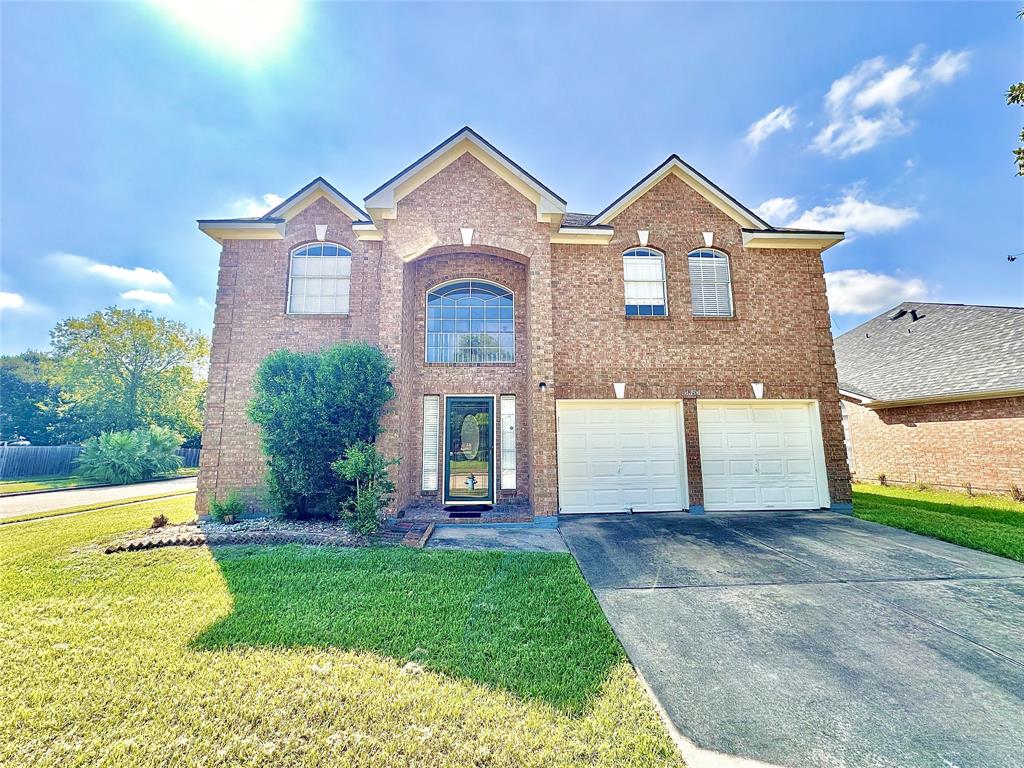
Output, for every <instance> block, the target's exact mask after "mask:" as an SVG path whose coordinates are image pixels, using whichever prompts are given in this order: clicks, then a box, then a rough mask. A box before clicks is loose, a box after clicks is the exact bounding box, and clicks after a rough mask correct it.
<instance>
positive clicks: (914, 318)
mask: <svg viewBox="0 0 1024 768" xmlns="http://www.w3.org/2000/svg"><path fill="white" fill-rule="evenodd" d="M922 317H925V314H924V313H923V312H921V313H918V311H917V310H916V309H912V310H910V322H912V323H916V322H917V321H918V320H920V319H921V318H922Z"/></svg>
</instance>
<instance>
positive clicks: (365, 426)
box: [249, 342, 394, 518]
mask: <svg viewBox="0 0 1024 768" xmlns="http://www.w3.org/2000/svg"><path fill="white" fill-rule="evenodd" d="M393 371H394V366H393V365H392V363H391V360H390V359H389V358H388V357H387V355H385V354H384V353H383V352H382V351H381V350H380V349H378V348H377V347H374V346H371V345H369V344H365V343H362V342H356V343H351V344H340V345H338V346H334V347H330V348H328V349H325V350H323V351H322V352H319V353H312V354H309V353H302V352H290V351H288V350H278V351H277V352H274V353H272V354H271V355H269V356H268V357H266V358H265V359H264V360H263V362H261V363H260V365H259V367H258V368H257V369H256V377H255V383H254V388H255V396H254V397H253V399H252V401H251V402H250V404H249V417H250V418H251V419H252V420H253V421H254V422H255V423H256V424H258V425H259V426H260V430H261V441H262V445H263V452H264V454H265V455H266V457H267V490H268V491H269V494H270V497H271V501H272V502H273V504H274V506H275V507H276V508H277V509H279V510H280V512H281V513H282V514H283V515H285V516H286V517H297V518H308V517H336V516H337V514H338V510H339V509H340V506H341V503H342V501H344V500H345V499H346V498H347V497H348V495H349V493H350V488H349V486H348V484H347V483H346V482H345V481H344V479H343V478H342V477H341V476H340V475H338V474H337V473H336V472H334V471H333V470H332V469H331V463H332V462H333V461H335V460H336V459H337V458H338V457H339V456H344V455H345V453H346V451H347V450H348V449H349V448H350V447H351V446H352V445H354V444H355V443H357V442H359V441H365V442H371V441H373V440H374V439H376V437H377V434H378V433H379V432H380V418H381V416H382V415H383V413H384V409H385V406H386V405H387V403H388V401H390V400H391V398H392V397H394V389H393V388H392V386H391V382H390V377H391V374H392V372H393Z"/></svg>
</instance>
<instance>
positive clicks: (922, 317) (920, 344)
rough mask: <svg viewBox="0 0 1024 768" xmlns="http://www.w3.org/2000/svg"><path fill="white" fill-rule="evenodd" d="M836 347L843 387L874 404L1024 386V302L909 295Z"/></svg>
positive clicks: (959, 397)
mask: <svg viewBox="0 0 1024 768" xmlns="http://www.w3.org/2000/svg"><path fill="white" fill-rule="evenodd" d="M915 317H916V318H917V319H916V320H915V319H914V318H915ZM835 352H836V367H837V369H838V372H839V388H840V390H842V391H844V392H848V393H851V394H854V395H857V396H859V397H860V398H861V399H863V400H866V401H867V402H868V403H869V404H870V405H871V406H872V407H880V406H883V405H885V404H891V403H900V402H903V401H915V400H970V399H975V398H977V397H986V396H988V397H993V396H998V395H1000V394H1005V393H1012V392H1020V393H1024V307H985V306H976V305H971V304H936V303H930V302H904V303H903V304H900V305H899V306H897V307H894V308H893V309H891V310H889V311H888V312H885V313H883V314H881V315H879V316H878V317H876V318H874V319H872V320H868V321H867V322H866V323H863V324H862V325H859V326H857V327H856V328H854V329H853V330H852V331H847V332H846V333H844V334H843V335H842V336H840V337H839V338H837V339H836V340H835Z"/></svg>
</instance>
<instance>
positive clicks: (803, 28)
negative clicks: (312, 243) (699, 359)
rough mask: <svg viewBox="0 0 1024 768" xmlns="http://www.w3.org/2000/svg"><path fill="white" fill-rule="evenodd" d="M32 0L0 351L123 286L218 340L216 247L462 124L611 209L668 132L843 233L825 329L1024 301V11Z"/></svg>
mask: <svg viewBox="0 0 1024 768" xmlns="http://www.w3.org/2000/svg"><path fill="white" fill-rule="evenodd" d="M254 5H256V3H249V4H241V6H244V7H245V8H246V10H245V11H244V12H236V11H235V10H234V9H233V8H232V7H231V4H230V3H227V4H225V3H218V2H217V0H206V2H203V3H200V4H193V5H192V8H193V10H198V12H197V13H192V14H189V13H186V12H181V11H178V12H174V11H172V10H168V9H167V8H166V7H164V6H160V5H154V4H143V3H105V4H94V3H87V2H83V3H60V4H57V3H15V2H6V3H3V4H2V5H0V13H2V40H0V42H2V103H0V120H2V171H0V194H2V198H0V206H2V210H0V213H2V239H0V247H2V252H0V257H2V263H0V290H2V291H3V294H2V295H0V299H2V302H3V305H4V307H5V308H4V309H3V315H2V337H0V348H2V351H3V352H5V353H11V352H19V351H22V350H24V349H26V348H29V347H32V348H44V347H45V346H46V345H47V343H48V331H49V329H50V328H51V327H52V326H53V324H54V323H55V322H57V321H58V320H59V319H61V318H62V317H65V316H67V315H69V314H84V313H87V312H89V311H91V310H93V309H96V308H99V307H103V306H107V305H110V304H118V305H121V306H136V307H148V308H151V309H153V310H154V311H156V312H157V313H158V314H162V315H165V316H168V317H172V318H175V319H180V320H184V321H186V322H188V323H190V324H192V325H194V326H195V327H197V328H200V329H202V330H205V331H209V328H210V325H211V321H212V307H211V304H212V302H213V299H214V288H215V282H216V271H217V254H218V246H217V245H216V244H215V243H214V242H213V241H212V240H209V239H207V238H206V237H205V236H204V235H202V234H201V233H199V232H198V230H197V229H196V225H195V219H196V218H200V217H216V216H230V215H247V214H252V213H256V212H259V210H260V206H261V205H262V206H263V207H268V206H266V204H265V201H266V200H271V201H272V200H274V199H275V198H273V197H269V198H268V197H266V196H268V195H270V196H274V195H276V196H287V195H289V194H291V193H292V192H294V191H295V190H296V189H298V188H299V187H301V186H302V185H303V184H305V183H306V182H308V181H309V180H310V179H312V178H313V177H315V176H317V175H323V176H325V177H326V178H327V179H328V180H329V181H331V182H332V183H333V184H335V186H337V187H338V188H339V189H341V190H342V191H343V192H344V193H345V194H346V195H348V196H349V197H350V198H352V199H354V200H357V201H359V200H362V198H363V196H365V195H366V193H368V192H369V191H370V190H372V189H374V188H375V187H376V186H377V185H379V184H380V183H382V182H383V181H385V180H386V179H388V178H389V177H390V176H391V175H393V174H394V173H396V172H397V171H398V170H400V169H401V168H403V167H404V166H405V165H407V164H408V163H410V162H412V161H413V160H415V159H416V158H417V157H419V156H420V155H421V154H422V153H423V152H424V151H425V150H427V149H429V148H430V147H431V146H433V145H434V144H436V143H437V142H439V141H440V140H442V139H444V138H445V137H446V136H448V135H449V134H451V133H452V132H454V131H455V130H457V129H458V128H459V127H461V126H462V125H464V124H469V125H472V126H473V127H474V128H476V129H477V130H478V131H479V132H480V133H482V134H483V135H484V136H485V137H486V138H488V139H489V140H490V141H491V142H493V143H494V144H495V145H496V146H498V147H499V148H501V149H502V150H503V151H504V152H505V153H506V154H508V155H509V156H511V157H512V158H513V159H515V160H516V161H517V162H519V163H520V164H521V165H523V166H524V167H525V168H527V169H528V170H530V171H531V172H532V173H533V174H534V175H536V176H537V177H538V178H540V179H541V180H542V181H544V182H545V183H546V184H547V185H548V186H550V187H551V188H552V189H554V190H555V191H556V192H558V193H559V194H560V195H561V196H563V197H565V198H566V199H567V200H568V201H569V208H570V210H575V211H591V212H596V211H598V210H600V209H601V208H603V207H604V206H605V205H606V204H607V203H609V202H610V201H611V200H613V199H614V198H615V197H617V196H618V195H619V194H620V193H621V192H623V191H624V190H625V189H626V188H628V187H629V186H630V185H631V184H633V183H634V182H635V181H636V180H638V179H639V178H640V177H642V176H643V175H644V174H646V173H647V172H648V171H649V170H651V169H652V168H653V167H654V166H656V165H657V164H658V163H660V162H661V161H662V160H664V158H665V157H667V156H668V155H669V154H671V153H673V152H676V153H678V154H680V155H681V156H682V157H683V158H684V159H686V160H687V161H688V162H690V163H691V164H693V165H695V166H696V167H697V168H698V169H700V170H701V171H702V172H704V173H705V174H706V175H708V176H709V177H710V178H712V179H713V180H715V181H716V182H717V183H719V184H720V185H721V186H723V187H724V188H725V189H727V190H728V191H729V192H730V193H732V194H733V195H734V196H736V197H738V198H739V199H740V200H742V201H743V202H745V203H746V204H747V205H749V206H750V207H753V208H757V207H758V206H762V205H765V207H764V208H762V209H761V210H762V211H763V212H764V213H765V215H766V216H767V217H768V219H769V221H770V222H771V223H773V224H778V225H786V224H796V225H798V226H799V225H808V226H825V227H826V228H844V229H846V230H847V231H848V233H849V234H850V242H847V243H845V244H842V245H840V246H838V247H835V248H833V249H832V250H830V251H828V252H827V253H826V254H825V265H826V269H827V270H828V271H829V273H830V277H829V280H830V299H831V301H832V306H833V319H834V329H833V330H834V331H835V330H840V331H841V330H848V329H849V328H852V327H853V326H854V325H856V324H857V323H858V322H859V321H860V320H862V319H864V318H865V317H866V316H867V315H869V314H874V313H875V312H877V311H879V310H881V309H884V308H885V307H887V306H890V305H892V304H895V303H897V302H898V301H900V300H902V299H903V298H911V299H931V300H939V301H951V302H966V303H982V304H1002V305H1006V304H1016V305H1019V304H1022V303H1024V257H1022V258H1021V259H1019V260H1018V261H1017V262H1014V263H1012V264H1011V263H1009V262H1008V261H1007V260H1006V255H1007V254H1009V253H1019V252H1021V251H1024V179H1019V178H1016V177H1014V175H1013V168H1012V164H1011V156H1010V150H1011V149H1012V148H1013V147H1014V146H1015V141H1016V138H1017V135H1018V134H1019V133H1020V130H1021V122H1022V119H1024V110H1021V109H1019V108H1009V107H1007V106H1005V103H1004V97H1003V94H1004V92H1005V90H1006V88H1007V86H1008V85H1009V84H1010V83H1011V82H1012V81H1015V80H1019V79H1021V77H1024V22H1021V21H1016V20H1015V19H1014V17H1015V13H1016V4H1014V3H1001V4H980V3H970V4H962V5H961V4H952V3H942V4H921V3H915V4H905V5H904V4H897V3H871V4H820V5H819V4H805V3H796V4H714V5H711V4H708V5H667V4H664V5H642V4H629V5H626V4H622V5H618V4H600V5H596V4H595V5H582V4H572V5H569V4H565V5H541V4H521V5H496V4H478V5H472V4H460V5H427V4H415V5H384V4H375V5H356V6H353V5H341V4H328V3H320V4H316V5H297V6H296V5H289V4H288V3H287V2H283V1H282V0H276V2H272V3H268V4H266V6H267V7H266V9H265V10H264V11H263V12H261V11H259V10H258V9H257V10H254V9H253V6H254Z"/></svg>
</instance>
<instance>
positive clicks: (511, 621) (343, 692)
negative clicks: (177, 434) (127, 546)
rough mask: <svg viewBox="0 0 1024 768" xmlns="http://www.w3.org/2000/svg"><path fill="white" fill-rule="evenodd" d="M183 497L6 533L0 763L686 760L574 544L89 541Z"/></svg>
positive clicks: (186, 509) (1, 561)
mask: <svg viewBox="0 0 1024 768" xmlns="http://www.w3.org/2000/svg"><path fill="white" fill-rule="evenodd" d="M191 505H192V497H191V496H186V497H181V498H179V499H164V500H160V501H157V502H149V503H143V504H137V505H132V506H127V507H119V508H114V509H110V510H107V511H105V512H102V513H97V514H89V515H78V516H74V517H66V518H57V519H53V520H44V521H39V522H35V523H31V524H26V525H19V526H10V527H9V528H5V529H2V530H0V659H2V660H3V662H2V663H0V765H8V764H9V765H40V766H61V768H64V767H65V766H79V765H97V764H104V765H115V766H122V765H123V766H133V767H134V766H164V765H169V764H173V765H178V766H193V765H204V766H228V765H230V766H249V765H252V766H265V765H274V766H286V767H287V766H300V765H303V766H304V765H309V766H313V765H316V766H320V765H344V766H382V767H383V766H392V765H412V764H414V765H417V766H464V765H480V766H483V765H487V766H519V765H537V766H541V765H543V766H568V765H580V766H583V765H588V766H589V765H651V766H653V765H674V766H679V765H680V764H681V762H680V759H679V758H678V756H677V754H676V753H675V750H674V748H673V746H672V744H671V741H670V739H669V737H668V735H667V733H666V731H665V729H664V727H663V725H662V723H661V721H660V719H659V718H658V716H657V714H656V713H655V711H654V709H653V706H652V705H651V703H650V702H649V700H648V699H647V697H646V694H645V693H644V692H643V690H642V688H641V687H640V684H639V682H638V680H637V678H636V675H635V673H634V672H633V670H632V668H631V667H630V666H629V664H628V663H627V662H626V660H625V658H624V657H623V654H622V651H621V649H620V648H619V647H618V645H617V644H616V643H615V641H614V639H613V638H612V636H611V633H610V630H609V628H608V626H607V623H605V621H604V619H603V617H602V616H601V613H600V610H599V608H598V606H597V605H596V602H595V601H594V599H593V597H592V595H590V593H589V591H587V590H586V587H585V585H584V584H583V583H582V580H581V577H580V576H579V573H578V571H577V570H576V566H575V564H574V563H573V562H572V561H571V560H570V559H569V558H567V557H565V556H559V555H520V554H511V555H505V554H499V553H460V552H440V551H437V552H435V551H426V552H422V551H416V552H414V551H408V550H333V549H327V548H322V549H318V548H304V547H296V546H287V547H273V548H266V549H260V548H255V547H235V548H230V549H223V550H218V552H217V556H216V558H215V557H214V556H213V555H212V554H211V552H210V551H209V550H208V549H206V548H167V549H161V550H152V551H147V552H133V553H125V554H119V555H104V554H102V553H101V552H100V551H99V549H98V547H96V546H95V545H96V544H97V543H99V544H101V543H103V542H104V541H107V540H109V539H111V538H113V537H114V536H116V535H117V534H118V533H119V532H122V531H126V530H132V529H137V528H142V527H145V526H147V525H148V524H149V522H150V521H151V519H152V518H153V516H154V515H156V514H159V513H161V512H163V513H165V514H167V515H168V516H169V517H170V518H171V519H172V520H176V521H181V520H185V519H188V518H190V517H192V515H193V512H192V506H191ZM409 660H413V661H416V662H417V663H419V664H421V665H422V666H423V667H424V668H425V670H426V671H424V672H423V673H421V674H407V673H403V671H402V669H403V666H404V665H405V664H406V663H407V661H409Z"/></svg>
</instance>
